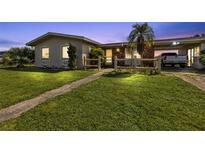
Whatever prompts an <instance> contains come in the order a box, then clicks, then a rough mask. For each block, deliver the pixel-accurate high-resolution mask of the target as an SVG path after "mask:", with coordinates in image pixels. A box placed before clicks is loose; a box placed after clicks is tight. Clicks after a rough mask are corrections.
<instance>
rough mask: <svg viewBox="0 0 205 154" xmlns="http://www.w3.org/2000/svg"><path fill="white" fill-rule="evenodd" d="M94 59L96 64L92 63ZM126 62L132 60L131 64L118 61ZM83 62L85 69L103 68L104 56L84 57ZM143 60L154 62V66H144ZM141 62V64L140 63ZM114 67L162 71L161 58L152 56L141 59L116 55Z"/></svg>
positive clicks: (116, 68)
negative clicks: (122, 57) (120, 63)
mask: <svg viewBox="0 0 205 154" xmlns="http://www.w3.org/2000/svg"><path fill="white" fill-rule="evenodd" d="M92 61H95V64H92ZM122 61H124V63H125V62H126V61H130V62H131V64H129V65H123V66H122V65H118V62H122ZM83 62H84V63H83V64H84V69H85V70H86V69H87V68H97V69H98V70H99V71H100V70H101V67H102V58H101V57H99V58H97V59H91V58H86V57H84V58H83ZM143 62H153V66H151V67H150V66H142V65H143ZM139 64H140V65H139ZM114 69H115V70H118V69H153V70H158V71H161V59H160V58H152V59H147V58H144V59H139V58H132V59H119V58H117V56H115V57H114Z"/></svg>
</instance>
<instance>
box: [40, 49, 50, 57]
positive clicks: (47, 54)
mask: <svg viewBox="0 0 205 154" xmlns="http://www.w3.org/2000/svg"><path fill="white" fill-rule="evenodd" d="M41 50H42V59H49V48H42V49H41Z"/></svg>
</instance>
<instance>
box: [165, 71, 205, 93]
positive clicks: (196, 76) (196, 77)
mask: <svg viewBox="0 0 205 154" xmlns="http://www.w3.org/2000/svg"><path fill="white" fill-rule="evenodd" d="M164 73H165V74H172V75H174V76H176V77H179V78H181V79H182V80H184V81H186V82H188V83H190V84H192V85H194V86H196V87H198V88H199V89H201V90H203V91H205V72H201V71H200V72H199V71H196V70H193V69H184V70H180V71H179V70H177V71H175V70H169V71H164Z"/></svg>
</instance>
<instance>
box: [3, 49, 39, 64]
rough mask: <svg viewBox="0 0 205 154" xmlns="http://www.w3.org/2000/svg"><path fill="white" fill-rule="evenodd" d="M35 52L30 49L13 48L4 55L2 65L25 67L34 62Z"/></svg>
mask: <svg viewBox="0 0 205 154" xmlns="http://www.w3.org/2000/svg"><path fill="white" fill-rule="evenodd" d="M34 57H35V52H34V50H33V49H31V48H28V47H22V48H11V49H9V51H8V52H7V53H5V54H4V56H3V59H2V63H3V64H4V65H16V67H24V64H29V63H33V62H34Z"/></svg>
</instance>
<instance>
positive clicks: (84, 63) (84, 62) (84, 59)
mask: <svg viewBox="0 0 205 154" xmlns="http://www.w3.org/2000/svg"><path fill="white" fill-rule="evenodd" d="M83 65H84V70H86V57H85V56H84V57H83Z"/></svg>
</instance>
